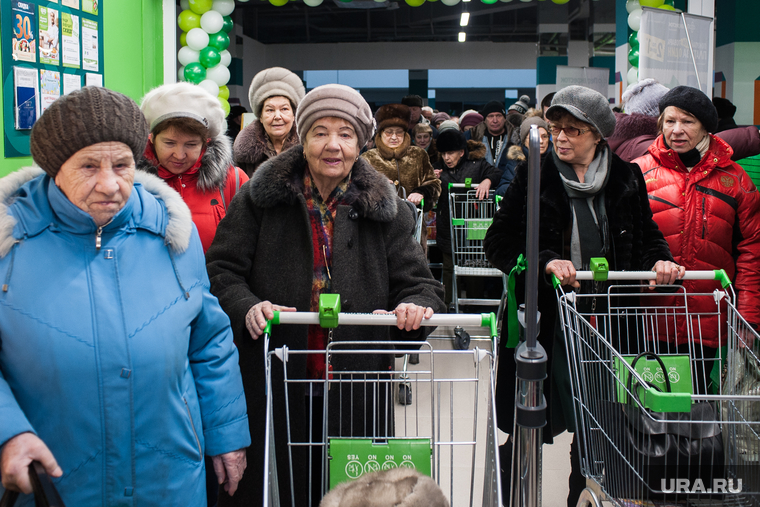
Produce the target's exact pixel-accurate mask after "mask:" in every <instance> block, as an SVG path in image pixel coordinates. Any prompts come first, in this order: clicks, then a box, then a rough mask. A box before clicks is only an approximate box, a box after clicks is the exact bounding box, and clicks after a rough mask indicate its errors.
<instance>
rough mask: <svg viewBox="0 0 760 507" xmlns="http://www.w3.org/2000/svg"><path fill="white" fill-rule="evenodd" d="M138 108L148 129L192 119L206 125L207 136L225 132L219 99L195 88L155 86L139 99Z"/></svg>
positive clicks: (172, 85)
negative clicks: (167, 121) (181, 119)
mask: <svg viewBox="0 0 760 507" xmlns="http://www.w3.org/2000/svg"><path fill="white" fill-rule="evenodd" d="M140 109H142V112H143V114H145V118H146V119H147V120H148V124H149V125H150V130H151V131H153V129H154V128H156V125H158V124H159V123H161V122H162V121H164V120H168V119H170V118H192V119H194V120H197V121H198V122H199V123H201V124H203V125H205V126H206V128H207V129H208V130H209V135H210V136H211V137H217V136H218V135H219V134H222V133H224V132H225V131H226V130H227V125H226V124H225V121H224V117H225V114H224V109H222V105H221V104H220V103H219V100H218V99H217V98H216V97H214V96H213V95H211V94H210V93H209V92H207V91H206V90H205V89H203V88H201V87H200V86H198V85H194V84H191V83H184V82H183V83H172V84H165V85H162V86H159V87H158V88H155V89H153V90H151V91H149V92H148V94H147V95H145V97H143V99H142V106H140Z"/></svg>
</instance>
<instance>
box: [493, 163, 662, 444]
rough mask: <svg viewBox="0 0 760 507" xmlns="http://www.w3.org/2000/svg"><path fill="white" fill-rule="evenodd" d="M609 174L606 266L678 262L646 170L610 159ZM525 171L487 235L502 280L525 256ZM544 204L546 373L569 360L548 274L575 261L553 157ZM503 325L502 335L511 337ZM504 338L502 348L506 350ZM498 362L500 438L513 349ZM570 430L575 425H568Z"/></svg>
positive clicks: (508, 425) (519, 295) (520, 169)
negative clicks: (655, 210) (658, 218)
mask: <svg viewBox="0 0 760 507" xmlns="http://www.w3.org/2000/svg"><path fill="white" fill-rule="evenodd" d="M610 171H611V172H610V175H609V179H608V182H607V186H606V188H605V190H604V200H605V206H606V208H607V219H608V223H609V232H610V243H611V244H610V250H611V253H610V255H609V256H608V259H607V260H608V262H609V264H610V269H611V270H616V271H620V270H626V271H632V270H649V269H652V267H653V266H654V264H655V262H657V261H658V260H669V261H672V260H673V258H672V256H671V254H670V250H669V249H668V244H667V242H666V241H665V239H664V238H663V235H662V233H661V232H660V230H659V229H658V228H657V224H656V223H655V222H654V220H653V219H652V210H651V209H650V208H649V199H648V197H647V188H646V185H645V184H644V178H643V177H642V175H641V170H640V169H639V168H638V166H636V165H634V164H629V163H626V162H623V161H622V160H621V159H620V158H619V157H618V156H617V155H613V156H612V162H611V165H610ZM527 187H528V165H527V163H522V164H520V165H519V166H517V173H516V175H515V179H514V180H512V184H511V185H510V186H509V188H508V189H507V193H506V195H505V196H504V200H503V201H502V203H501V208H500V209H499V210H498V211H497V212H496V216H495V217H494V220H493V224H492V225H491V227H490V228H489V229H488V233H487V234H486V237H485V241H484V248H485V251H486V257H487V258H488V260H489V261H490V262H491V263H492V264H493V265H494V267H496V268H499V269H500V270H502V271H503V272H505V273H507V274H508V273H509V272H510V271H511V270H512V268H513V267H514V266H515V264H516V262H517V258H518V256H519V255H520V254H524V253H525V244H526V226H527V211H526V210H527V195H528V194H527V191H528V189H527ZM540 195H541V197H540V206H541V211H540V223H539V246H538V250H539V255H538V269H539V272H538V273H539V275H538V279H539V287H538V309H539V311H540V312H541V332H540V333H539V336H538V340H539V342H540V343H541V345H542V346H543V347H544V349H545V350H546V354H547V358H548V365H547V371H548V372H551V371H552V357H553V356H555V355H557V356H558V357H562V359H563V360H565V357H566V356H565V351H564V349H563V350H560V351H553V350H552V349H553V347H554V336H555V326H556V320H557V296H556V293H555V291H554V289H553V288H552V286H551V282H550V280H549V279H548V278H547V277H546V276H545V275H544V273H545V272H546V271H545V270H546V264H547V263H548V262H549V261H551V260H553V259H567V260H569V259H570V238H571V231H572V217H573V213H572V210H571V208H570V199H569V198H568V196H567V193H566V192H565V188H564V186H563V185H562V180H561V178H560V175H559V170H558V169H557V166H556V164H555V163H554V157H553V156H548V157H546V159H545V160H544V163H543V165H542V167H541V194H540ZM515 295H516V299H517V303H518V304H520V303H522V302H523V301H524V297H525V276H524V272H523V275H521V276H518V278H517V284H516V289H515ZM506 329H507V325H506V322H504V324H503V326H502V330H506ZM506 342H507V337H506V335H505V336H503V338H502V340H501V343H503V344H504V343H506ZM499 352H500V353H501V354H502V357H501V360H500V361H499V371H498V379H499V380H498V386H497V389H496V397H497V401H496V403H497V411H498V412H497V419H498V425H499V427H500V428H501V429H502V430H503V431H508V432H510V433H511V432H512V422H513V418H514V415H513V414H514V405H515V403H514V395H515V362H514V360H513V356H514V350H513V349H505V348H502V349H501V350H500V351H499ZM551 381H552V377H551V376H549V378H547V380H546V381H545V384H544V393H545V395H546V402H547V406H548V413H547V421H548V425H547V427H545V428H544V441H545V442H547V443H551V442H552V438H553V437H554V436H556V435H558V434H559V433H561V432H562V431H564V430H565V428H564V427H552V419H554V420H555V421H556V420H561V419H560V418H558V417H557V414H554V417H553V416H552V409H553V408H554V410H555V411H556V410H557V408H558V405H557V404H556V402H555V404H554V406H553V405H552V399H551V398H552V389H551V388H550V385H551ZM557 387H558V389H559V391H560V392H566V393H567V395H569V392H570V387H569V386H565V385H560V386H557ZM565 421H566V423H568V424H570V427H571V428H572V427H573V425H572V420H571V421H567V418H565Z"/></svg>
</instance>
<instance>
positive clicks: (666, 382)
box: [626, 352, 671, 401]
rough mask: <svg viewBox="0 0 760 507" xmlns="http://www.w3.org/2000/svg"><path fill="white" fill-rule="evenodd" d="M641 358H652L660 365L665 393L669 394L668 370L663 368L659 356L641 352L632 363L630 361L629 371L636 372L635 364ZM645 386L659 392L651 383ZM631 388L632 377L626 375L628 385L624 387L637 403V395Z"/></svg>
mask: <svg viewBox="0 0 760 507" xmlns="http://www.w3.org/2000/svg"><path fill="white" fill-rule="evenodd" d="M642 357H646V358H652V359H655V360H657V362H658V363H660V368H662V373H663V376H664V377H665V387H666V388H667V390H666V391H665V392H666V393H669V392H671V387H670V379H669V378H668V370H667V369H666V368H665V363H663V362H662V359H661V358H660V356H658V355H657V354H655V353H654V352H642V353H641V354H639V355H638V356H636V357H635V358H633V361H631V369H632V370H634V371H635V370H636V363H637V362H638V361H639V359H641V358H642ZM646 384H647V385H649V386H650V387H654V388H655V389H657V390H658V391H660V390H661V389H660V388H659V387H657V386H656V385H654V384H652V383H651V382H646ZM632 387H633V375H628V385H627V386H626V389H628V392H629V393H632V394H633V397H634V398H635V399H636V400H637V401H638V399H639V397H638V395H637V393H634V392H633V391H632V390H631V389H632Z"/></svg>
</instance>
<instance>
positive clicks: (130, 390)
mask: <svg viewBox="0 0 760 507" xmlns="http://www.w3.org/2000/svg"><path fill="white" fill-rule="evenodd" d="M136 179H137V181H136V183H135V185H134V189H133V191H132V194H131V196H130V198H129V200H128V202H127V204H126V205H125V207H124V208H123V209H122V210H121V211H120V212H119V213H118V214H117V215H116V216H115V217H114V219H113V220H112V222H111V223H110V224H109V225H107V226H105V227H104V228H103V231H102V237H101V242H102V245H101V247H100V248H99V249H98V248H96V235H97V227H96V226H95V223H94V221H93V220H92V218H91V217H90V216H89V215H88V214H86V213H85V212H83V211H82V210H80V209H79V208H77V207H76V206H74V205H73V204H72V203H71V202H70V201H69V200H68V199H67V198H66V197H65V195H63V193H62V192H61V191H60V190H59V189H58V188H57V187H56V186H55V184H54V182H53V181H52V180H51V178H50V177H49V176H47V175H42V174H41V171H40V170H39V169H25V170H22V171H19V172H17V173H13V174H11V175H9V176H7V177H6V178H3V179H2V180H0V282H2V283H3V284H5V285H4V286H3V290H0V445H4V444H5V442H6V441H7V440H8V439H10V438H12V437H13V436H15V435H17V434H19V433H21V432H25V431H31V432H34V433H35V434H37V435H38V436H39V437H40V438H41V439H42V440H43V441H44V442H45V443H46V444H47V446H48V447H49V448H50V450H51V451H52V452H53V455H54V456H55V458H56V459H57V461H58V464H59V465H60V466H61V468H62V469H63V473H64V474H63V477H61V478H59V479H55V480H54V482H55V484H56V486H57V488H58V490H59V492H60V493H61V496H62V498H63V500H64V502H65V503H66V505H69V506H95V505H104V506H105V505H108V506H117V505H118V506H122V505H123V506H137V505H139V506H140V507H142V506H153V505H155V506H159V505H161V506H166V505H178V506H179V505H182V506H198V507H200V506H205V505H206V494H205V491H206V489H205V471H204V465H203V456H204V453H205V454H207V455H209V456H212V455H217V454H222V453H226V452H230V451H234V450H237V449H241V448H244V447H247V446H248V445H250V435H249V430H248V418H247V416H246V403H245V395H244V394H243V385H242V381H241V378H240V369H239V366H238V353H237V349H236V347H235V346H234V344H233V341H232V332H231V331H230V327H229V319H228V318H227V316H226V315H225V314H224V312H223V311H222V309H221V308H220V306H219V303H218V301H217V299H216V298H215V297H214V296H212V295H211V294H210V293H209V281H208V276H207V274H206V269H205V262H204V256H203V251H202V249H201V243H200V240H199V238H198V233H197V231H196V230H195V227H194V226H193V224H192V221H191V217H190V212H189V210H188V209H187V207H186V206H185V205H184V203H183V202H182V200H181V198H180V197H179V195H178V194H176V192H174V191H173V190H171V189H170V188H169V187H168V186H166V185H165V184H164V183H163V182H161V181H160V180H158V179H157V178H155V177H154V176H150V175H146V174H140V173H139V172H138V174H137V175H136ZM139 181H142V183H140V182H139ZM167 210H168V211H167ZM1 492H2V488H1V487H0V493H1ZM19 500H20V501H19V503H17V505H31V504H33V501H32V500H31V497H25V496H23V495H22V497H21V498H20V499H19Z"/></svg>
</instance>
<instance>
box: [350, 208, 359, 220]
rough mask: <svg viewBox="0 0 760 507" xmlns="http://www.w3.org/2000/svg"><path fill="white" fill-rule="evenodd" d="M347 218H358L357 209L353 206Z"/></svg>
mask: <svg viewBox="0 0 760 507" xmlns="http://www.w3.org/2000/svg"><path fill="white" fill-rule="evenodd" d="M348 218H350V219H351V220H356V219H357V218H359V213H357V211H356V210H355V209H354V208H351V209H350V210H349V212H348Z"/></svg>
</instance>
